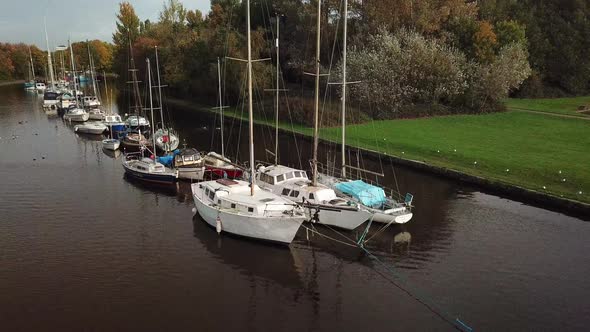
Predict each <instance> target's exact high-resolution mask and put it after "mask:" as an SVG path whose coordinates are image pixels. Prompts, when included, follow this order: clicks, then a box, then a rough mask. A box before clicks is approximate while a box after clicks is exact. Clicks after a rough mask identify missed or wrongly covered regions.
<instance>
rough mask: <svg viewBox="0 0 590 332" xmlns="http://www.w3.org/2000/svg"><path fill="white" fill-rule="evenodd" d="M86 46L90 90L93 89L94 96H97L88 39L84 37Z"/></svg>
mask: <svg viewBox="0 0 590 332" xmlns="http://www.w3.org/2000/svg"><path fill="white" fill-rule="evenodd" d="M86 47H87V48H88V65H89V66H90V79H91V80H92V90H93V91H94V96H95V97H96V98H98V92H97V91H96V80H95V79H94V61H93V60H92V55H91V54H90V42H89V41H88V39H86ZM99 100H100V99H99Z"/></svg>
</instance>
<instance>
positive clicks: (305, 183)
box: [258, 1, 370, 230]
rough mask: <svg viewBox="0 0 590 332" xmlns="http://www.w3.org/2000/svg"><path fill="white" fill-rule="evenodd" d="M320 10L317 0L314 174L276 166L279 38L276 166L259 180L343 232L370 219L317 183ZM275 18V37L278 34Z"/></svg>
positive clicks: (263, 169) (262, 172)
mask: <svg viewBox="0 0 590 332" xmlns="http://www.w3.org/2000/svg"><path fill="white" fill-rule="evenodd" d="M320 10H321V4H320V2H319V1H318V18H317V29H318V30H317V41H316V42H317V50H316V73H315V76H316V86H315V111H314V112H315V113H314V115H315V120H314V128H315V130H314V146H313V159H312V167H313V170H312V172H313V174H312V179H311V181H310V180H309V179H308V177H307V174H306V172H305V171H303V170H299V169H294V168H290V167H286V166H282V165H279V164H278V114H279V113H278V106H279V102H278V98H279V91H280V89H279V85H278V84H279V63H278V59H279V56H278V45H279V42H278V37H277V42H276V47H277V87H276V94H277V95H276V98H277V100H276V110H275V117H276V119H275V124H276V128H275V129H276V135H277V137H276V143H275V164H274V165H273V166H268V167H261V168H259V174H258V178H259V179H260V186H261V187H263V188H266V189H268V190H270V191H272V192H274V193H275V194H277V195H281V196H283V197H285V198H288V199H290V200H291V201H294V202H299V203H303V204H304V205H305V206H306V207H307V208H306V212H307V216H308V218H309V219H311V218H312V217H315V218H317V219H318V220H316V221H317V222H319V223H320V224H323V225H328V226H335V227H338V228H342V229H347V230H352V229H355V228H357V227H358V226H360V225H361V224H363V223H364V222H365V221H367V220H368V219H369V217H370V213H368V212H367V211H366V210H365V209H361V208H360V207H359V205H358V204H355V203H353V202H351V201H350V200H347V199H342V198H339V197H337V195H336V193H335V192H334V190H333V189H332V188H329V187H327V186H325V185H323V184H320V183H318V181H317V177H318V174H317V149H318V136H317V135H318V127H319V123H318V122H319V121H318V120H319V118H318V114H319V87H320V85H319V84H320V81H319V79H320V23H321V22H320ZM278 21H279V20H278V18H277V35H278V27H279V25H278Z"/></svg>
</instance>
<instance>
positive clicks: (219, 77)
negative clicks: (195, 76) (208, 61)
mask: <svg viewBox="0 0 590 332" xmlns="http://www.w3.org/2000/svg"><path fill="white" fill-rule="evenodd" d="M217 80H218V85H219V116H220V118H221V156H222V157H224V158H225V148H224V145H225V144H224V142H223V97H222V95H221V63H220V62H219V57H217Z"/></svg>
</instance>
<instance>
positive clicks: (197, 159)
mask: <svg viewBox="0 0 590 332" xmlns="http://www.w3.org/2000/svg"><path fill="white" fill-rule="evenodd" d="M174 165H175V166H176V167H182V166H202V165H203V159H202V158H201V154H200V153H199V151H197V149H192V148H190V149H182V150H181V151H180V153H178V154H177V155H175V156H174Z"/></svg>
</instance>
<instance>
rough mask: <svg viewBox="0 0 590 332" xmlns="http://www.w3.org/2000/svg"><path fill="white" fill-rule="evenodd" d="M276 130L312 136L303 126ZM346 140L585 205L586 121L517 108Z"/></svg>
mask: <svg viewBox="0 0 590 332" xmlns="http://www.w3.org/2000/svg"><path fill="white" fill-rule="evenodd" d="M256 121H257V122H259V123H267V121H265V120H263V119H257V120H256ZM281 127H282V128H283V129H286V130H293V131H296V132H299V133H302V134H305V135H311V134H312V129H311V128H307V127H303V126H298V125H291V124H288V123H282V124H281ZM340 132H341V131H340V128H323V129H321V131H320V136H321V137H322V138H323V139H326V140H330V141H335V142H338V141H339V140H340ZM347 141H348V142H347V144H348V145H352V146H358V147H361V148H366V149H370V150H374V151H379V152H383V153H386V154H388V155H392V156H397V157H401V158H406V159H413V160H419V161H423V162H426V163H428V164H430V165H434V166H440V167H445V168H450V169H454V170H457V171H460V172H463V173H466V174H470V175H477V176H481V177H484V178H487V179H491V180H496V181H501V182H504V183H508V184H513V185H517V186H520V187H524V188H528V189H532V190H536V191H541V192H547V193H550V194H553V195H556V196H563V197H566V198H570V199H574V200H578V201H582V202H586V203H590V121H584V120H578V119H571V118H559V117H554V116H546V115H542V114H530V113H523V112H505V113H495V114H487V115H457V116H446V117H436V118H423V119H414V120H386V121H374V122H371V123H368V124H362V125H351V126H347ZM564 179H565V181H564ZM580 192H582V193H581V194H580Z"/></svg>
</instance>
